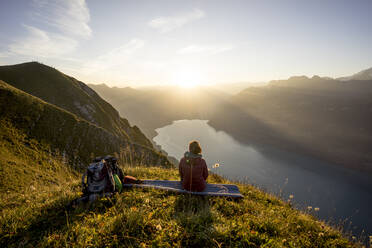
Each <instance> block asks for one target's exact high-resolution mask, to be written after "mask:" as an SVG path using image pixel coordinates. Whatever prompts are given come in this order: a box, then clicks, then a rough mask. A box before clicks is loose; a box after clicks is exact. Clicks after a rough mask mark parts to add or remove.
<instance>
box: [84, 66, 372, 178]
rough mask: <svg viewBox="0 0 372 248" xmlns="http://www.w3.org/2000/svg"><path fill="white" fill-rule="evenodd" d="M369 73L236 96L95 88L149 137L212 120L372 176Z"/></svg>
mask: <svg viewBox="0 0 372 248" xmlns="http://www.w3.org/2000/svg"><path fill="white" fill-rule="evenodd" d="M371 71H372V69H368V70H364V71H362V72H360V73H357V74H355V75H353V76H351V77H350V78H349V80H345V78H342V79H332V78H329V77H319V76H314V77H312V78H308V77H305V76H296V77H291V78H289V79H288V80H274V81H271V82H269V83H268V84H267V85H265V86H260V87H248V88H246V89H245V90H242V91H241V92H240V93H238V94H235V95H232V96H231V95H230V94H227V93H223V89H220V90H216V89H213V88H208V87H203V88H201V89H183V90H182V89H181V90H180V89H175V88H162V89H158V88H156V87H153V88H152V89H151V88H148V89H146V90H136V89H132V88H123V89H120V88H110V87H108V86H106V85H90V86H91V87H92V88H93V89H95V90H96V91H97V92H98V93H99V94H100V95H101V96H102V97H103V98H105V99H106V100H107V101H109V102H110V103H111V104H112V105H113V106H115V107H116V108H117V109H118V110H119V111H120V113H121V114H122V115H124V116H128V118H129V119H130V120H133V122H134V123H136V125H138V126H139V127H140V128H141V129H143V130H144V132H145V133H146V134H148V135H149V137H154V136H155V135H156V132H155V129H156V128H160V127H162V126H164V125H167V124H169V123H171V122H172V121H174V120H179V119H207V120H210V122H209V124H210V125H212V126H213V127H215V128H216V129H218V130H224V131H226V132H227V133H229V134H230V135H232V136H233V137H235V138H236V139H237V140H239V141H241V142H243V143H247V144H249V143H260V144H268V145H272V146H275V147H277V148H281V149H286V150H290V151H294V152H298V153H303V154H307V155H311V156H314V157H318V158H320V159H324V160H327V161H330V162H333V163H337V164H340V165H344V166H347V167H350V168H354V169H358V170H363V171H368V172H371V173H372V152H370V148H371V147H372V79H369V77H367V75H369V73H370V72H371ZM362 78H363V79H368V80H362ZM136 106H137V108H136ZM138 106H141V108H139V107H138Z"/></svg>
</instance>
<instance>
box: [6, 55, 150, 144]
mask: <svg viewBox="0 0 372 248" xmlns="http://www.w3.org/2000/svg"><path fill="white" fill-rule="evenodd" d="M0 79H2V80H3V81H5V82H7V83H8V84H11V85H13V86H14V87H16V88H18V89H21V90H23V91H25V92H27V93H29V94H31V95H33V96H36V97H39V98H41V99H43V100H44V101H46V102H49V103H52V104H54V105H56V106H58V107H60V108H63V109H65V110H67V111H69V112H71V113H74V114H75V115H77V116H79V117H81V118H83V119H85V120H87V121H89V122H92V123H94V124H96V125H97V126H100V127H103V128H104V129H106V130H108V131H109V132H111V133H113V134H114V135H116V136H118V137H120V138H123V139H126V140H128V139H129V140H130V141H132V142H134V143H138V144H141V145H145V146H149V147H152V145H151V142H150V141H149V140H148V139H147V138H146V137H145V136H144V135H143V134H142V132H141V131H140V130H139V129H138V128H136V127H131V126H130V125H129V123H128V121H127V120H126V119H123V118H120V116H119V114H118V112H117V111H116V110H115V109H114V108H113V107H112V106H111V105H110V104H108V103H107V102H106V101H104V100H103V99H102V98H101V97H99V96H98V95H97V94H96V92H94V91H93V90H92V89H91V88H89V87H88V86H87V85H85V84H84V83H83V82H80V81H78V80H76V79H74V78H72V77H69V76H67V75H65V74H63V73H61V72H59V71H57V70H56V69H53V68H51V67H49V66H45V65H42V64H39V63H37V62H31V63H24V64H18V65H11V66H0Z"/></svg>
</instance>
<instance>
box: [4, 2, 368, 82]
mask: <svg viewBox="0 0 372 248" xmlns="http://www.w3.org/2000/svg"><path fill="white" fill-rule="evenodd" d="M371 13H372V1H371V0H353V1H349V0H312V1H305V0H257V1H253V0H199V1H196V0H188V1H185V0H132V1H130V0H126V1H125V0H106V1H102V0H86V1H85V0H64V1H59V0H23V1H22V0H9V1H6V0H2V1H0V16H1V22H0V65H8V64H17V63H23V62H28V61H38V62H41V63H44V64H46V65H49V66H52V67H54V68H56V69H58V70H60V71H62V72H64V73H66V74H68V75H71V76H73V77H75V78H77V79H79V80H81V81H83V82H85V83H95V84H97V83H105V84H107V85H110V86H119V87H122V86H134V87H135V86H144V85H154V84H181V85H182V84H188V83H189V84H212V83H230V82H231V83H235V82H263V81H269V80H275V79H286V78H289V77H291V76H294V75H306V76H309V77H311V76H313V75H319V76H330V77H341V76H349V75H351V74H354V73H356V72H358V71H361V70H363V69H367V68H370V67H372V14H371Z"/></svg>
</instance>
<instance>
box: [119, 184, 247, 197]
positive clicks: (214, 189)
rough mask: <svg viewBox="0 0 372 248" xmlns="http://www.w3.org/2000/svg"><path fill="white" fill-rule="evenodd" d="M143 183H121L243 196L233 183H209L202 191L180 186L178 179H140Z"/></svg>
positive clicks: (196, 193)
mask: <svg viewBox="0 0 372 248" xmlns="http://www.w3.org/2000/svg"><path fill="white" fill-rule="evenodd" d="M142 181H143V184H123V187H135V188H154V189H161V190H166V191H172V192H177V193H180V194H193V195H208V196H226V197H234V198H243V197H244V196H243V195H242V194H241V193H240V191H239V188H238V186H236V185H234V184H210V183H207V187H206V188H205V190H204V191H202V192H191V191H187V190H184V189H183V188H182V185H181V182H180V181H168V180H142Z"/></svg>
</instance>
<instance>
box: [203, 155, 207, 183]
mask: <svg viewBox="0 0 372 248" xmlns="http://www.w3.org/2000/svg"><path fill="white" fill-rule="evenodd" d="M203 178H204V180H207V178H208V167H207V163H206V162H205V160H203Z"/></svg>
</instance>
